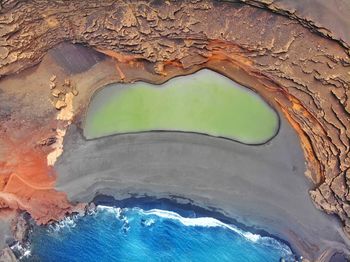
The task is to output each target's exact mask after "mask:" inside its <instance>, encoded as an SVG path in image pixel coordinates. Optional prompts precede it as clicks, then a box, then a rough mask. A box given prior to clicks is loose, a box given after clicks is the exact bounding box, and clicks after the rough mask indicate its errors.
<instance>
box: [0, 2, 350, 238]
mask: <svg viewBox="0 0 350 262" xmlns="http://www.w3.org/2000/svg"><path fill="white" fill-rule="evenodd" d="M250 2H252V1H250ZM256 2H257V1H256ZM264 2H266V1H264ZM270 2H271V3H272V1H270ZM271 3H267V5H268V6H270V8H271V6H272V5H271ZM272 9H273V8H272ZM282 13H283V12H282ZM298 15H299V14H298V13H294V19H291V17H292V16H291V17H288V16H283V15H278V14H276V13H273V12H271V11H269V10H265V9H262V8H256V7H252V6H250V5H246V4H242V3H227V2H216V1H209V0H203V1H201V0H199V1H189V0H188V1H174V2H167V1H164V2H163V1H156V0H155V1H127V0H124V1H118V2H115V1H111V0H104V1H96V0H88V1H84V2H81V1H75V0H72V1H48V0H43V1H19V0H17V1H16V0H12V1H5V2H3V4H2V7H1V9H0V37H1V38H0V76H2V77H5V76H9V75H11V74H14V73H15V72H19V71H21V70H24V69H26V68H29V67H30V66H33V65H35V64H37V63H39V62H40V61H41V60H42V58H43V57H44V55H45V54H46V53H47V51H48V50H50V49H51V48H53V47H54V46H56V45H57V44H59V43H61V42H63V41H67V42H72V43H81V44H84V45H87V46H90V47H92V48H94V49H96V50H98V51H99V52H101V53H104V54H106V55H107V56H110V57H111V58H113V59H114V63H115V70H116V73H117V74H118V75H119V80H120V81H134V80H137V79H138V78H128V76H127V75H125V72H123V70H122V68H123V66H131V65H134V66H135V68H136V67H137V68H138V70H145V71H147V72H148V73H153V74H155V75H157V76H155V78H157V80H156V81H155V82H162V81H165V80H166V79H167V78H169V77H170V76H171V73H169V72H170V71H171V70H173V69H174V68H178V69H179V70H180V71H181V70H183V71H186V70H187V71H190V70H195V69H198V68H200V67H210V68H213V69H216V70H217V71H220V72H221V73H223V74H226V75H229V76H231V77H232V78H235V77H237V78H238V81H239V82H243V83H244V79H239V77H240V76H239V75H240V74H238V73H242V74H243V73H244V74H245V75H246V76H247V77H248V76H249V77H251V78H254V79H255V82H256V83H255V84H254V83H253V82H252V81H250V82H249V81H248V82H249V83H251V84H250V87H251V88H253V89H255V90H256V91H257V92H259V93H260V94H261V95H262V96H263V97H264V98H265V99H267V100H268V101H269V102H270V103H271V104H273V105H274V106H276V107H278V108H279V110H281V111H282V112H283V113H284V115H285V116H286V117H287V119H288V120H289V121H290V123H291V124H292V125H293V126H294V128H295V129H296V130H297V132H298V134H299V136H300V139H301V142H302V146H303V149H304V152H305V156H306V159H307V162H308V163H307V164H308V172H307V173H306V175H307V176H308V177H309V178H310V179H311V181H312V182H313V183H314V186H315V187H314V189H313V190H311V191H310V195H311V197H312V199H313V200H314V203H315V204H316V206H317V207H319V208H320V209H322V210H324V211H325V212H327V213H329V214H337V215H338V216H339V217H340V218H341V220H342V222H343V224H344V229H345V232H348V233H349V234H350V203H349V201H350V195H349V188H350V157H349V150H350V141H349V137H350V91H349V85H350V69H349V68H350V58H349V55H348V51H349V50H348V49H347V47H346V46H347V44H348V43H347V40H346V39H345V40H344V39H343V38H342V40H340V42H341V44H340V43H339V42H338V41H335V40H331V39H328V38H325V37H324V36H323V35H321V34H318V33H317V34H316V33H315V32H313V31H315V25H313V24H312V22H310V21H308V20H307V19H304V20H303V18H302V17H301V15H300V19H295V16H297V17H299V16H298ZM292 18H293V17H292ZM301 20H302V21H303V22H301ZM306 24H307V25H309V26H305V25H306ZM310 28H311V29H312V30H310ZM330 30H332V29H330ZM330 32H332V31H330ZM325 34H328V33H327V32H326V33H325ZM333 38H335V39H336V38H337V37H333ZM339 39H340V38H339ZM339 39H338V40H339ZM232 71H236V74H233V73H232ZM173 75H174V74H173ZM4 79H6V77H5V78H4ZM1 83H2V82H1V80H0V90H1ZM16 88H17V87H16ZM18 88H23V92H25V87H18ZM47 88H48V92H50V86H49V84H48V85H47ZM43 90H44V89H43ZM0 93H1V91H0ZM57 96H58V98H55V99H56V100H52V101H56V104H55V105H56V108H58V109H63V108H66V105H63V103H65V104H66V101H65V97H64V98H62V97H61V96H60V94H57ZM57 99H58V100H57ZM58 101H63V102H59V105H57V103H58ZM1 106H2V108H1V111H0V121H1V132H2V133H1V136H3V135H4V134H5V133H6V134H8V133H9V132H10V136H12V135H11V131H8V129H4V128H3V127H4V126H7V125H8V124H9V123H10V122H9V121H11V119H12V120H13V119H14V118H13V116H14V114H12V115H11V110H9V111H6V109H4V108H3V104H1ZM82 109H83V108H80V109H79V110H82ZM28 110H31V109H30V108H28ZM50 110H51V109H50ZM55 110H56V109H55ZM79 110H78V111H77V112H75V113H76V114H79V113H81V112H82V111H79ZM54 115H55V114H52V115H51V116H50V117H52V116H54ZM55 125H56V124H54V125H53V126H55ZM50 132H51V131H50ZM50 137H52V136H50ZM53 137H55V135H53ZM49 141H50V140H48V143H50V142H49ZM32 144H33V143H32ZM45 150H46V149H45ZM0 164H1V163H0ZM12 177H13V175H12ZM14 178H16V176H14ZM7 182H8V180H3V182H2V183H3V185H1V184H0V186H1V187H0V188H6V187H7ZM291 186H292V185H291ZM296 193H297V192H296ZM5 202H7V203H8V202H9V201H5ZM5 206H6V204H5Z"/></svg>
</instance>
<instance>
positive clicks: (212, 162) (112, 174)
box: [55, 120, 347, 260]
mask: <svg viewBox="0 0 350 262" xmlns="http://www.w3.org/2000/svg"><path fill="white" fill-rule="evenodd" d="M76 131H77V130H76V127H74V126H71V127H70V129H69V130H68V133H67V136H66V139H65V144H64V153H63V155H62V157H61V158H60V159H59V161H58V162H57V163H56V166H55V168H56V170H57V171H58V174H60V175H59V177H58V181H57V189H58V190H61V191H65V192H67V194H68V196H69V198H70V200H71V201H79V202H89V201H92V200H93V198H94V197H95V196H96V195H97V194H106V195H111V196H114V197H115V198H116V199H125V198H128V197H130V196H134V195H138V196H142V195H148V196H153V197H157V198H166V197H171V196H178V197H184V198H187V199H191V200H192V201H193V203H194V204H195V205H198V206H200V207H215V209H217V210H219V211H220V212H222V213H223V214H224V215H226V216H228V217H232V218H234V219H236V220H237V221H238V222H240V223H243V224H245V225H247V226H253V227H255V228H257V230H259V229H260V230H265V231H267V232H269V233H270V234H273V235H276V236H278V237H280V238H282V239H284V240H286V241H288V242H289V243H290V244H291V246H292V248H293V249H294V250H295V251H296V252H297V253H298V254H300V255H303V256H304V257H306V258H308V259H311V260H314V259H316V258H318V257H320V256H321V255H322V254H323V255H324V256H325V257H328V258H329V256H330V255H331V254H332V252H333V251H334V250H343V251H344V252H347V251H346V250H347V248H346V241H347V240H345V236H344V235H343V233H342V229H341V225H340V224H339V222H338V221H337V220H336V219H335V217H332V216H328V215H326V214H324V213H322V212H321V211H319V210H317V209H316V208H315V207H314V206H313V204H312V202H311V199H310V196H309V195H308V189H309V188H310V183H309V182H308V181H307V179H306V178H305V176H304V172H305V163H304V158H303V154H302V151H301V148H300V145H299V141H298V139H297V137H296V135H295V133H294V131H293V130H292V129H291V128H290V127H289V126H288V125H287V124H286V122H285V121H284V120H282V123H281V129H280V133H279V134H278V135H277V136H276V137H275V138H274V139H273V140H272V141H270V142H269V143H267V144H265V145H262V146H258V147H256V146H248V145H243V144H239V143H235V142H228V141H227V140H224V139H219V138H214V137H208V136H203V135H197V134H186V133H171V132H169V133H162V132H160V133H142V134H133V135H115V136H110V137H106V138H102V139H98V140H92V141H85V140H84V139H83V137H82V136H81V135H80V133H79V132H76Z"/></svg>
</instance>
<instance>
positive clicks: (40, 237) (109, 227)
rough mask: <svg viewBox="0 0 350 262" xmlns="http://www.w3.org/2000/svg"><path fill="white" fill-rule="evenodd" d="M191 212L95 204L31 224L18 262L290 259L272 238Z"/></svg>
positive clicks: (291, 256) (281, 245)
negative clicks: (57, 219)
mask: <svg viewBox="0 0 350 262" xmlns="http://www.w3.org/2000/svg"><path fill="white" fill-rule="evenodd" d="M191 214H192V215H191V217H186V216H182V215H180V214H178V213H176V212H174V211H169V210H162V209H149V210H144V209H142V208H140V207H131V208H130V207H123V208H118V207H111V206H102V205H98V206H97V208H95V209H93V210H91V211H89V212H88V213H87V214H86V215H84V216H79V215H74V216H71V217H67V218H66V219H65V220H63V221H61V222H59V223H56V224H53V225H50V226H46V227H39V226H35V227H34V229H33V232H32V234H31V237H30V242H31V245H30V249H28V250H27V251H26V252H24V255H23V256H22V259H21V261H44V262H46V261H50V262H51V261H52V262H56V261H57V262H62V261H72V262H73V261H77V262H78V261H83V262H90V261H91V262H92V261H94V262H95V261H106V262H107V261H108V262H109V261H125V262H130V261H140V262H141V261H142V262H144V261H220V262H222V261H252V262H254V261H256V262H258V261H259V262H261V261H269V262H271V261H294V256H293V253H292V251H291V250H290V248H289V247H288V246H287V245H286V244H284V243H282V242H279V241H278V240H276V239H274V238H271V237H266V236H265V237H264V236H261V235H258V234H253V233H250V232H247V231H243V230H241V229H239V228H237V227H236V226H234V225H231V224H226V223H223V222H221V221H220V220H218V219H215V218H212V217H196V216H195V215H194V213H193V212H192V213H191ZM282 258H283V259H284V260H282Z"/></svg>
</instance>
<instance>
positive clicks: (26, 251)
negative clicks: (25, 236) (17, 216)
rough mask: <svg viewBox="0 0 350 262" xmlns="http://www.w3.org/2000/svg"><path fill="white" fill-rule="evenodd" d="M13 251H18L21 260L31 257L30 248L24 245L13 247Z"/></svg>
mask: <svg viewBox="0 0 350 262" xmlns="http://www.w3.org/2000/svg"><path fill="white" fill-rule="evenodd" d="M11 249H12V250H15V251H17V252H18V253H19V254H20V257H19V260H21V259H23V258H27V257H29V256H30V255H31V250H30V246H27V245H22V244H21V243H19V242H17V243H16V244H15V245H13V246H11Z"/></svg>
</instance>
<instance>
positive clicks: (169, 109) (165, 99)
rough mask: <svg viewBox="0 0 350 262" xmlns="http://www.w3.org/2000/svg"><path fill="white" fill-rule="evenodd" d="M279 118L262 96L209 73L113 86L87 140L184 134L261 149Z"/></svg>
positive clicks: (92, 117)
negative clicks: (140, 134)
mask: <svg viewBox="0 0 350 262" xmlns="http://www.w3.org/2000/svg"><path fill="white" fill-rule="evenodd" d="M278 122H279V119H278V115H277V113H276V112H275V111H274V110H273V109H272V108H270V106H269V105H268V104H267V103H265V102H264V101H263V100H262V99H261V98H260V97H259V96H258V95H256V94H255V93H254V92H252V91H250V90H249V89H247V88H245V87H243V86H241V85H239V84H237V83H235V82H233V81H231V80H230V79H228V78H226V77H224V76H222V75H220V74H218V73H215V72H213V71H210V70H201V71H199V72H197V73H195V74H193V75H190V76H183V77H177V78H174V79H171V80H170V81H168V82H166V83H165V84H163V85H152V84H147V83H144V82H137V83H134V84H112V85H109V86H106V87H105V88H103V89H101V90H100V91H99V92H97V94H96V95H95V96H94V98H93V99H92V101H91V103H90V105H89V108H88V112H87V116H86V120H85V126H84V135H85V137H86V138H87V139H92V138H97V137H102V136H107V135H111V134H119V133H131V132H141V131H151V130H167V131H186V132H197V133H204V134H208V135H212V136H220V137H225V138H229V139H234V140H237V141H240V142H243V143H247V144H259V143H263V142H266V141H267V140H269V139H270V138H272V137H273V136H274V135H275V134H276V132H277V130H278V125H279V124H278Z"/></svg>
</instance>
